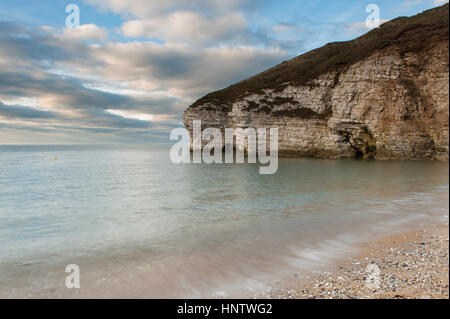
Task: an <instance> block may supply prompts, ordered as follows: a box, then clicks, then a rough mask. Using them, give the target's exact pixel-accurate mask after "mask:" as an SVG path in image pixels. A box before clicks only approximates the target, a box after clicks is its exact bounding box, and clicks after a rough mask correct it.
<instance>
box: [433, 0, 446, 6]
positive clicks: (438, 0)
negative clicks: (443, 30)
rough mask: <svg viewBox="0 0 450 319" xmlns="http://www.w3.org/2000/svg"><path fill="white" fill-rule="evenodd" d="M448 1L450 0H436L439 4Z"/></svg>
mask: <svg viewBox="0 0 450 319" xmlns="http://www.w3.org/2000/svg"><path fill="white" fill-rule="evenodd" d="M447 2H448V0H434V4H438V5H440V4H444V3H447Z"/></svg>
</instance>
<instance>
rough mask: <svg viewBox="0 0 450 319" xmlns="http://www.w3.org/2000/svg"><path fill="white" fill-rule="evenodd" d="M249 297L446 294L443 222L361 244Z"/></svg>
mask: <svg viewBox="0 0 450 319" xmlns="http://www.w3.org/2000/svg"><path fill="white" fill-rule="evenodd" d="M374 265H376V266H374ZM378 271H379V276H378V277H377V272H378ZM377 278H378V281H377ZM255 297H256V298H282V299H355V298H358V299H380V298H382V299H384V298H394V299H413V298H414V299H429V298H432V299H437V298H439V299H440V298H446V299H448V298H449V226H448V223H446V224H442V225H438V226H433V227H427V228H426V229H421V230H416V231H408V232H403V233H399V234H396V235H393V236H388V237H385V238H382V239H379V240H375V241H370V242H367V243H364V244H362V245H360V246H359V249H358V250H357V251H355V255H354V256H353V257H350V258H346V259H344V260H341V261H339V262H338V263H336V264H335V265H334V266H332V267H331V268H330V269H329V270H328V271H326V272H317V273H310V274H308V275H306V276H301V277H300V276H299V275H298V274H293V275H292V276H290V277H286V278H283V279H282V280H280V281H279V282H277V283H276V286H275V287H274V288H272V289H270V290H269V291H267V292H265V293H262V294H259V295H256V296H255Z"/></svg>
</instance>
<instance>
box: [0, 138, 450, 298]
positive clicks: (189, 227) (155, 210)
mask: <svg viewBox="0 0 450 319" xmlns="http://www.w3.org/2000/svg"><path fill="white" fill-rule="evenodd" d="M170 148H171V146H170V145H60V146H58V145H33V146H31V145H30V146H27V145H20V146H19V145H17V146H15V145H8V146H6V145H5V146H0V297H2V298H240V297H243V298H247V297H251V296H252V295H255V294H258V293H260V292H263V291H268V290H270V289H272V287H273V283H274V282H276V281H277V278H281V277H283V276H284V277H286V276H287V277H289V276H291V275H296V276H297V275H299V276H301V275H302V274H306V273H308V272H311V271H312V272H314V271H320V270H321V269H326V268H327V267H329V266H330V265H331V264H333V263H334V262H336V260H340V259H342V258H345V257H346V256H350V255H351V254H354V253H355V252H356V251H357V247H358V245H359V244H361V243H363V242H366V241H369V240H372V239H376V238H380V237H383V236H387V235H390V234H394V233H397V232H401V231H405V230H412V229H421V228H423V227H426V226H428V225H435V224H441V223H448V220H449V215H448V213H449V204H448V201H449V164H448V162H437V161H370V160H328V159H305V158H302V159H294V158H280V159H279V164H278V171H277V173H276V174H273V175H260V174H259V167H260V165H259V164H247V163H245V164H205V163H203V164H178V165H177V164H173V163H172V162H171V161H170V158H169V155H170ZM69 265H72V266H71V267H72V268H70V267H68V266H69ZM73 265H75V267H77V269H78V271H79V284H80V285H79V288H77V287H69V286H68V284H67V279H68V276H71V275H73V273H72V272H71V271H70V269H73V267H74V266H73Z"/></svg>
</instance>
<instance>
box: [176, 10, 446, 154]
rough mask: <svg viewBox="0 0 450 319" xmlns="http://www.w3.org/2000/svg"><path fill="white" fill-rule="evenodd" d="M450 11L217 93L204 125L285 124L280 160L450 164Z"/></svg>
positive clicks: (397, 24) (387, 28)
mask: <svg viewBox="0 0 450 319" xmlns="http://www.w3.org/2000/svg"><path fill="white" fill-rule="evenodd" d="M448 19H449V5H448V4H446V5H444V6H441V7H437V8H434V9H431V10H428V11H425V12H423V13H421V14H418V15H416V16H413V17H409V18H405V17H400V18H397V19H395V20H391V21H389V22H386V23H385V24H383V25H382V26H380V27H379V28H377V29H374V30H372V31H370V32H368V33H367V34H365V35H363V36H361V37H359V38H357V39H355V40H352V41H348V42H336V43H330V44H327V45H325V46H323V47H321V48H319V49H316V50H313V51H310V52H308V53H306V54H303V55H301V56H298V57H296V58H294V59H292V60H289V61H285V62H283V63H281V64H279V65H277V66H275V67H273V68H271V69H269V70H267V71H265V72H263V73H260V74H258V75H256V76H254V77H251V78H249V79H247V80H244V81H242V82H239V83H237V84H235V85H232V86H230V87H228V88H226V89H223V90H220V91H217V92H213V93H210V94H208V95H206V96H205V97H203V98H201V99H199V100H198V101H196V102H195V103H194V104H193V105H191V106H190V107H189V108H188V109H187V110H186V111H185V113H184V123H185V126H186V128H187V129H188V130H192V121H193V120H201V121H202V127H216V128H219V129H224V128H227V127H229V128H238V127H239V128H247V127H253V128H259V127H262V128H263V127H266V128H269V127H278V130H279V133H278V135H279V154H280V155H281V156H312V157H322V158H374V159H402V160H403V159H407V160H413V159H417V160H419V159H432V160H448V158H449V137H448V130H449V123H448V121H449V36H448V34H449V31H448V30H449V29H448V27H449V24H448Z"/></svg>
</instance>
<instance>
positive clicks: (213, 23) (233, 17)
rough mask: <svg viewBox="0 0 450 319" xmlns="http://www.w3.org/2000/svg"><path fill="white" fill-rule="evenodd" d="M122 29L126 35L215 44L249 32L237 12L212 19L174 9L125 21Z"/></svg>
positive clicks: (242, 17)
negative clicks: (153, 15)
mask: <svg viewBox="0 0 450 319" xmlns="http://www.w3.org/2000/svg"><path fill="white" fill-rule="evenodd" d="M122 32H123V34H124V35H125V36H127V37H135V38H137V37H146V38H159V39H163V40H164V41H166V42H180V43H181V42H185V43H191V44H210V43H214V44H215V45H217V44H220V43H221V42H227V41H229V40H231V39H233V38H235V37H237V36H242V33H246V32H249V31H248V26H247V20H246V19H245V17H244V16H243V15H242V14H239V13H231V14H227V15H224V16H221V17H218V18H211V17H206V16H204V15H202V14H199V13H196V12H174V13H172V14H169V15H167V16H162V17H158V18H154V19H146V20H131V21H127V22H125V23H124V24H123V25H122Z"/></svg>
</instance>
